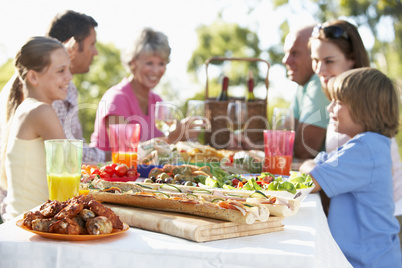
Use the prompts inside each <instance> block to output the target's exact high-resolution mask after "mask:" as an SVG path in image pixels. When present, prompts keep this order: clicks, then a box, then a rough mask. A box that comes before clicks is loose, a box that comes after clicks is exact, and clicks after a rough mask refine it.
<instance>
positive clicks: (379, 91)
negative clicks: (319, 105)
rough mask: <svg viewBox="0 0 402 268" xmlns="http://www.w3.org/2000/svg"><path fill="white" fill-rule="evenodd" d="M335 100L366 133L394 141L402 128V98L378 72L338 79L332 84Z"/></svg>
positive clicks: (354, 73)
mask: <svg viewBox="0 0 402 268" xmlns="http://www.w3.org/2000/svg"><path fill="white" fill-rule="evenodd" d="M328 92H329V94H330V97H331V100H332V99H335V100H339V101H341V102H342V103H343V104H345V105H346V106H347V107H348V108H349V111H350V114H351V117H352V120H353V121H354V122H355V123H358V124H361V125H363V126H364V127H365V131H370V132H375V133H379V134H382V135H384V136H387V137H390V138H391V137H394V136H395V135H396V133H397V132H398V126H399V94H398V92H397V91H396V88H395V86H394V83H393V82H392V81H391V79H389V78H388V77H387V76H386V75H384V74H383V73H382V72H380V71H379V70H377V69H374V68H369V67H365V68H357V69H352V70H349V71H346V72H344V73H342V74H340V75H338V76H337V77H336V78H334V79H333V80H330V82H329V83H328Z"/></svg>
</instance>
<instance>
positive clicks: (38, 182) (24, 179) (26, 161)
mask: <svg viewBox="0 0 402 268" xmlns="http://www.w3.org/2000/svg"><path fill="white" fill-rule="evenodd" d="M36 103H38V105H40V103H39V102H38V101H37V100H35V99H32V98H28V99H26V100H24V102H22V103H21V105H20V106H19V107H18V108H17V111H16V114H15V116H18V114H20V113H21V112H25V111H24V109H25V108H27V109H31V108H32V105H35V104H36ZM15 130H16V129H15V127H14V125H11V129H10V136H9V139H8V145H7V152H6V160H5V163H4V164H5V169H6V175H7V183H8V186H7V197H6V200H5V203H6V213H5V214H4V215H3V218H4V219H5V220H9V219H11V218H13V217H16V216H18V215H19V214H21V213H24V212H25V211H28V210H30V209H32V208H34V207H36V206H38V205H40V204H42V203H44V202H46V200H48V198H49V193H48V188H47V178H46V158H45V145H44V142H43V138H42V137H39V138H36V139H33V140H22V139H18V138H16V137H15V136H14V133H16V131H15Z"/></svg>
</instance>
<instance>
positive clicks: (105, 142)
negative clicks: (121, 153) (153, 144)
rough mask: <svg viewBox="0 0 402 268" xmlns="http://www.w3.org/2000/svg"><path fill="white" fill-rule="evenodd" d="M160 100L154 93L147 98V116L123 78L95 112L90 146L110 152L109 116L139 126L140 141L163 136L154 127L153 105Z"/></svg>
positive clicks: (127, 81) (126, 79) (102, 100)
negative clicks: (106, 122) (106, 119)
mask: <svg viewBox="0 0 402 268" xmlns="http://www.w3.org/2000/svg"><path fill="white" fill-rule="evenodd" d="M158 101H162V99H161V98H160V97H159V96H158V95H157V94H155V93H153V92H150V93H149V96H148V115H145V114H144V113H143V112H142V111H141V108H140V106H139V101H138V99H137V97H136V96H135V94H134V92H133V88H132V87H131V84H130V82H129V80H128V78H124V79H123V80H122V81H121V82H120V83H119V84H117V85H115V86H113V87H111V88H110V89H108V90H107V91H106V93H105V94H104V95H103V97H102V99H101V101H100V102H99V105H98V110H97V111H96V119H95V126H94V133H92V135H91V146H96V147H98V148H99V149H102V150H105V151H110V145H109V136H108V134H107V131H106V126H105V118H106V117H107V116H110V115H117V116H123V117H124V119H125V121H126V122H127V123H138V124H140V125H141V134H140V135H141V136H140V140H141V141H146V140H149V139H152V138H155V137H161V136H163V134H162V132H160V131H159V130H157V129H156V127H155V119H154V118H155V117H154V113H155V104H156V102H158Z"/></svg>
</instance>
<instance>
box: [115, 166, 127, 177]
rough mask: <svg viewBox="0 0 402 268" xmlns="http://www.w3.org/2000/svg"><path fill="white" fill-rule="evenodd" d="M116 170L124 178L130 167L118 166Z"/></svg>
mask: <svg viewBox="0 0 402 268" xmlns="http://www.w3.org/2000/svg"><path fill="white" fill-rule="evenodd" d="M114 170H115V173H116V174H117V175H118V176H119V177H123V176H125V175H126V173H127V171H128V167H127V166H126V165H118V166H116V168H115V169H114Z"/></svg>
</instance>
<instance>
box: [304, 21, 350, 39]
mask: <svg viewBox="0 0 402 268" xmlns="http://www.w3.org/2000/svg"><path fill="white" fill-rule="evenodd" d="M321 30H322V31H323V32H324V35H325V37H326V38H330V39H338V38H341V37H343V38H345V39H346V40H349V35H348V33H347V32H346V31H345V30H344V29H343V28H342V27H340V26H337V25H332V26H328V27H322V26H321V24H318V25H317V26H315V27H314V29H313V32H312V34H311V36H312V37H319V36H320V31H321Z"/></svg>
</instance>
